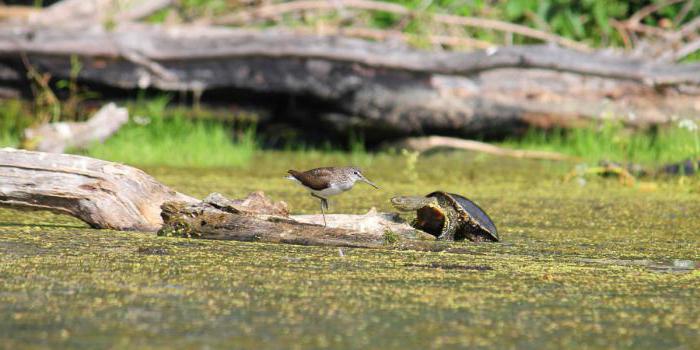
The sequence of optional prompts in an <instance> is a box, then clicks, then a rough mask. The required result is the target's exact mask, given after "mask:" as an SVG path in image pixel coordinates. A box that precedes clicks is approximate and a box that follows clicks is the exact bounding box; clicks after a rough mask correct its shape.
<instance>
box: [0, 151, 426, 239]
mask: <svg viewBox="0 0 700 350" xmlns="http://www.w3.org/2000/svg"><path fill="white" fill-rule="evenodd" d="M0 206H8V207H17V208H24V209H39V210H50V211H54V212H58V213H62V214H68V215H71V216H74V217H76V218H78V219H81V220H83V221H85V222H86V223H88V224H89V225H90V226H92V227H94V228H108V229H115V230H139V231H157V230H159V233H160V234H161V235H169V236H186V237H195V238H203V239H218V240H237V241H261V242H274V243H291V244H303V245H325V246H344V247H385V246H392V247H396V248H406V249H432V248H431V246H430V245H426V243H425V242H433V241H435V237H433V236H431V235H429V234H427V233H424V232H422V231H418V230H415V229H414V228H413V227H411V226H410V225H409V224H407V223H406V222H404V221H403V220H402V219H401V218H400V217H399V216H398V214H388V213H377V212H376V211H374V210H372V211H370V212H369V213H367V214H365V215H343V214H334V215H327V217H326V219H327V221H328V227H324V226H322V225H320V224H319V223H320V222H322V220H323V219H322V218H321V216H320V215H299V216H289V215H288V209H287V205H286V204H285V203H284V202H273V201H271V200H269V199H268V198H266V197H265V195H264V194H262V193H261V192H255V193H252V194H251V195H249V196H248V197H247V198H245V199H242V200H230V199H228V198H225V197H224V196H222V195H220V194H217V193H214V194H211V195H209V196H208V197H207V198H205V199H204V200H203V201H198V200H196V199H194V198H191V197H188V196H186V195H184V194H181V193H178V192H175V191H173V190H171V189H169V188H168V187H166V186H164V185H162V184H160V183H159V182H157V181H156V180H155V179H153V178H152V177H150V176H148V175H147V174H146V173H144V172H142V171H140V170H138V169H136V168H132V167H129V166H125V165H121V164H116V163H111V162H106V161H102V160H98V159H93V158H88V157H81V156H75V155H67V154H51V153H42V152H32V151H20V150H14V149H2V150H0ZM161 209H162V210H161Z"/></svg>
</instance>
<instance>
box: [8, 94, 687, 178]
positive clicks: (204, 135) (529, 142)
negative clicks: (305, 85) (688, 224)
mask: <svg viewBox="0 0 700 350" xmlns="http://www.w3.org/2000/svg"><path fill="white" fill-rule="evenodd" d="M0 107H1V108H0V147H8V146H9V147H17V146H18V145H19V141H20V135H21V133H22V130H24V128H26V127H28V126H30V125H32V124H33V123H35V122H36V121H35V118H34V117H33V115H32V113H31V108H29V107H27V104H23V103H21V102H18V101H3V102H0ZM128 108H129V114H130V116H131V119H130V121H129V123H128V124H127V125H126V126H125V127H123V128H122V129H121V130H120V131H119V132H118V133H116V134H115V135H114V136H113V137H111V138H110V139H108V140H107V141H106V142H104V143H95V144H94V145H92V146H91V147H89V149H87V150H85V151H74V152H76V153H82V154H86V155H89V156H92V157H96V158H100V159H106V160H110V161H116V162H122V163H127V164H132V165H136V166H160V165H163V166H176V167H245V166H248V165H249V164H250V161H251V159H252V156H253V154H254V153H255V151H256V150H257V149H258V148H259V143H260V142H259V141H258V137H264V135H256V133H255V130H254V127H253V125H254V123H255V118H254V117H250V116H245V115H234V116H230V115H229V114H228V113H226V114H225V115H224V114H222V113H221V112H217V111H212V110H206V109H203V110H196V109H192V108H186V107H172V106H169V98H167V97H160V98H155V99H150V100H146V99H137V100H136V101H135V102H133V103H131V104H129V105H128ZM679 124H680V123H674V124H672V125H668V126H660V127H658V128H655V129H651V130H636V131H635V130H631V129H629V128H625V127H624V126H623V125H622V124H620V123H616V122H605V123H602V124H600V125H597V126H590V127H584V128H578V129H571V130H553V131H542V130H531V131H529V132H527V133H525V135H523V136H517V137H516V136H514V137H511V138H509V139H507V140H506V141H504V142H502V143H501V144H502V145H503V146H506V147H511V148H518V149H536V150H548V151H555V152H560V153H564V154H568V155H571V156H575V157H578V158H581V159H583V160H586V161H591V162H597V161H598V160H613V161H621V162H635V163H642V164H650V165H651V164H661V163H665V162H677V161H681V160H684V159H687V158H691V157H700V134H699V133H698V131H697V130H689V129H688V128H682V127H680V126H679ZM347 140H348V141H347V145H348V146H347V147H346V148H340V146H338V145H331V144H330V143H327V144H325V145H321V146H318V145H316V146H311V145H306V144H302V143H297V144H288V145H286V150H288V151H293V152H290V153H289V154H298V155H299V157H301V158H312V159H315V160H317V161H318V162H319V163H327V162H330V161H331V160H332V159H339V157H340V158H342V159H344V160H346V162H347V163H349V164H354V165H357V166H360V167H363V168H367V167H370V166H371V165H372V163H373V162H374V161H375V159H376V157H377V155H378V154H377V153H375V152H372V151H370V150H368V149H367V148H366V144H365V140H364V139H363V137H362V136H361V135H357V134H350V135H348V139H347Z"/></svg>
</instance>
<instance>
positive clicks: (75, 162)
mask: <svg viewBox="0 0 700 350" xmlns="http://www.w3.org/2000/svg"><path fill="white" fill-rule="evenodd" d="M0 179H2V183H0V206H10V207H19V208H29V209H42V210H50V211H54V212H58V213H62V214H68V215H71V216H74V217H76V218H78V219H80V220H83V221H85V222H86V223H88V224H89V225H90V226H92V227H95V228H107V229H115V230H129V231H130V230H139V231H155V230H158V229H160V228H161V226H162V223H163V221H162V219H161V216H160V205H161V204H162V203H163V202H165V201H182V202H185V203H191V202H194V201H196V200H195V199H194V198H191V197H188V196H186V195H183V194H181V193H178V192H175V191H173V190H171V189H169V188H168V187H166V186H164V185H162V184H161V183H159V182H157V181H156V180H155V179H153V178H152V177H151V176H149V175H147V174H146V173H144V172H142V171H141V170H138V169H136V168H132V167H129V166H126V165H121V164H116V163H111V162H106V161H102V160H98V159H93V158H89V157H81V156H75V155H67V154H53V153H43V152H31V151H19V150H14V149H10V148H5V149H0Z"/></svg>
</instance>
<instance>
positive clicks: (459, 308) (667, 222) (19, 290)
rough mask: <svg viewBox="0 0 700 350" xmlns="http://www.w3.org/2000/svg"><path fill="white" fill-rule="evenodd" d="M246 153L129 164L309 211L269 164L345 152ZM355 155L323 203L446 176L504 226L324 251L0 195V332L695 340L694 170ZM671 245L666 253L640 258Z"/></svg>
mask: <svg viewBox="0 0 700 350" xmlns="http://www.w3.org/2000/svg"><path fill="white" fill-rule="evenodd" d="M258 156H259V160H258V161H256V166H255V169H253V168H251V169H195V170H190V169H182V168H181V169H172V168H152V169H146V170H147V171H148V172H150V173H152V174H154V175H155V176H156V177H157V178H159V179H160V180H161V181H164V182H166V183H167V184H169V185H171V186H172V187H174V188H176V189H178V190H180V191H182V192H185V193H189V194H193V195H196V196H200V197H202V196H204V195H206V194H208V193H209V192H214V191H218V192H222V193H224V194H225V195H227V196H232V197H241V196H244V195H245V194H247V193H248V192H250V191H253V190H264V191H265V192H266V193H267V194H268V195H269V196H271V197H272V198H274V199H277V200H285V201H286V202H288V203H289V204H290V207H291V209H292V211H293V212H294V213H314V212H315V211H316V210H317V206H318V202H317V201H315V200H314V199H313V198H311V197H310V196H308V194H306V193H305V192H304V191H303V190H302V189H301V188H300V187H298V186H295V185H293V184H292V183H289V182H288V181H287V180H284V179H282V175H283V174H284V172H285V171H286V169H287V168H302V169H303V168H308V167H311V166H321V165H333V164H345V162H346V161H347V159H346V158H343V157H342V156H337V158H329V159H324V160H325V161H326V162H324V163H321V164H319V160H318V159H316V160H313V159H305V158H304V157H296V156H294V155H288V154H278V153H272V152H270V153H263V154H260V155H258ZM282 156H285V157H282ZM280 159H287V160H288V161H289V162H288V163H286V164H281V163H280V162H279V160H280ZM367 161H368V163H369V164H368V165H369V166H368V167H366V168H367V169H366V171H365V172H366V175H367V176H368V177H369V178H370V179H372V180H373V181H375V182H377V183H378V184H379V185H380V186H381V188H382V190H381V191H378V190H374V189H372V188H370V187H368V186H364V187H363V186H362V185H361V184H358V186H357V187H356V188H355V189H353V190H352V191H350V192H349V193H346V194H343V195H341V196H338V197H336V198H334V199H333V200H332V202H331V211H332V212H353V213H361V212H365V211H367V210H369V209H370V208H371V207H372V206H374V207H377V209H379V210H390V204H389V202H388V198H389V197H391V196H393V195H397V194H426V193H429V192H431V191H433V190H437V189H441V190H448V191H451V192H456V193H461V194H463V195H465V196H467V197H469V198H470V199H473V200H474V201H476V202H477V203H478V204H479V205H480V206H481V207H483V208H484V209H485V210H486V211H487V212H488V213H489V214H490V215H491V216H492V218H493V219H494V221H495V222H496V225H497V226H498V229H499V232H500V234H501V237H502V238H503V242H502V243H495V244H491V243H481V244H473V243H468V242H463V243H452V244H446V245H445V248H446V249H445V250H444V251H441V252H415V251H402V250H394V249H352V248H343V249H342V254H340V253H339V250H338V248H333V247H306V246H293V245H284V244H264V243H249V242H248V243H247V242H230V241H206V240H201V239H195V238H178V237H163V236H160V237H159V236H157V235H156V234H154V233H141V232H115V231H108V230H94V229H90V228H88V227H87V226H86V225H84V224H82V223H81V222H79V221H77V220H75V219H72V218H69V217H66V216H58V215H54V214H50V213H37V212H20V211H15V210H10V209H2V210H0V347H2V348H49V347H51V348H55V347H73V348H75V347H84V348H106V347H110V348H172V347H179V348H202V347H209V348H223V347H225V348H232V347H235V348H291V349H302V348H334V349H337V348H389V349H391V348H407V347H411V348H455V347H470V348H509V349H510V348H526V349H527V348H531V349H547V348H552V349H559V348H574V347H575V348H591V349H595V348H687V349H692V348H698V347H700V338H698V336H697V335H698V334H699V333H700V320H699V319H698V315H700V303H698V302H697V301H698V300H700V287H699V286H700V270H699V269H698V265H697V264H698V261H700V249H699V248H700V220H698V219H699V218H698V215H700V214H698V213H700V201H699V200H698V190H699V189H700V182H698V181H697V180H696V179H692V178H689V179H686V180H684V181H683V182H682V183H680V182H678V181H677V180H675V179H669V180H664V181H661V182H658V183H657V186H655V187H654V188H655V190H654V191H652V192H646V191H644V190H642V189H639V188H634V187H624V186H620V185H619V183H618V182H616V181H614V180H606V179H591V180H590V181H588V182H587V183H586V184H585V186H583V187H582V186H581V185H580V184H578V183H564V182H562V181H561V179H562V177H563V175H564V174H565V173H566V172H567V171H568V170H570V168H571V166H572V165H571V164H559V163H547V162H530V161H504V160H502V159H495V158H490V157H478V158H477V157H472V156H471V155H469V154H465V153H451V154H444V155H435V156H430V157H424V156H421V157H420V158H419V160H418V161H417V165H416V171H417V172H419V176H416V177H415V179H414V180H415V181H406V180H405V178H404V177H403V174H402V172H400V171H394V170H395V169H394V168H395V164H397V163H398V161H397V160H396V159H395V158H394V157H392V156H389V155H379V156H376V157H373V158H371V159H369V160H367ZM292 163H293V164H292ZM409 219H410V218H409ZM674 261H676V262H674ZM677 261H681V262H682V264H681V265H682V266H683V267H684V268H683V269H680V270H674V269H670V270H669V269H658V268H652V267H654V266H656V267H658V266H664V264H666V263H674V264H676V263H677Z"/></svg>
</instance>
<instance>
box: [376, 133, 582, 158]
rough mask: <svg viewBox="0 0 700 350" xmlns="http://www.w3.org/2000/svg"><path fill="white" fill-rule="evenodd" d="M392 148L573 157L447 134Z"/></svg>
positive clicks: (517, 155)
mask: <svg viewBox="0 0 700 350" xmlns="http://www.w3.org/2000/svg"><path fill="white" fill-rule="evenodd" d="M388 147H391V148H399V149H408V150H412V151H418V152H425V151H429V150H431V149H435V148H454V149H461V150H467V151H474V152H480V153H486V154H491V155H495V156H499V157H512V158H528V159H544V160H570V159H572V157H570V156H567V155H565V154H561V153H556V152H546V151H530V150H518V149H510V148H503V147H498V146H494V145H491V144H488V143H484V142H479V141H473V140H465V139H458V138H455V137H445V136H425V137H409V138H405V139H403V140H400V141H398V142H395V143H391V144H390V145H388Z"/></svg>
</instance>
